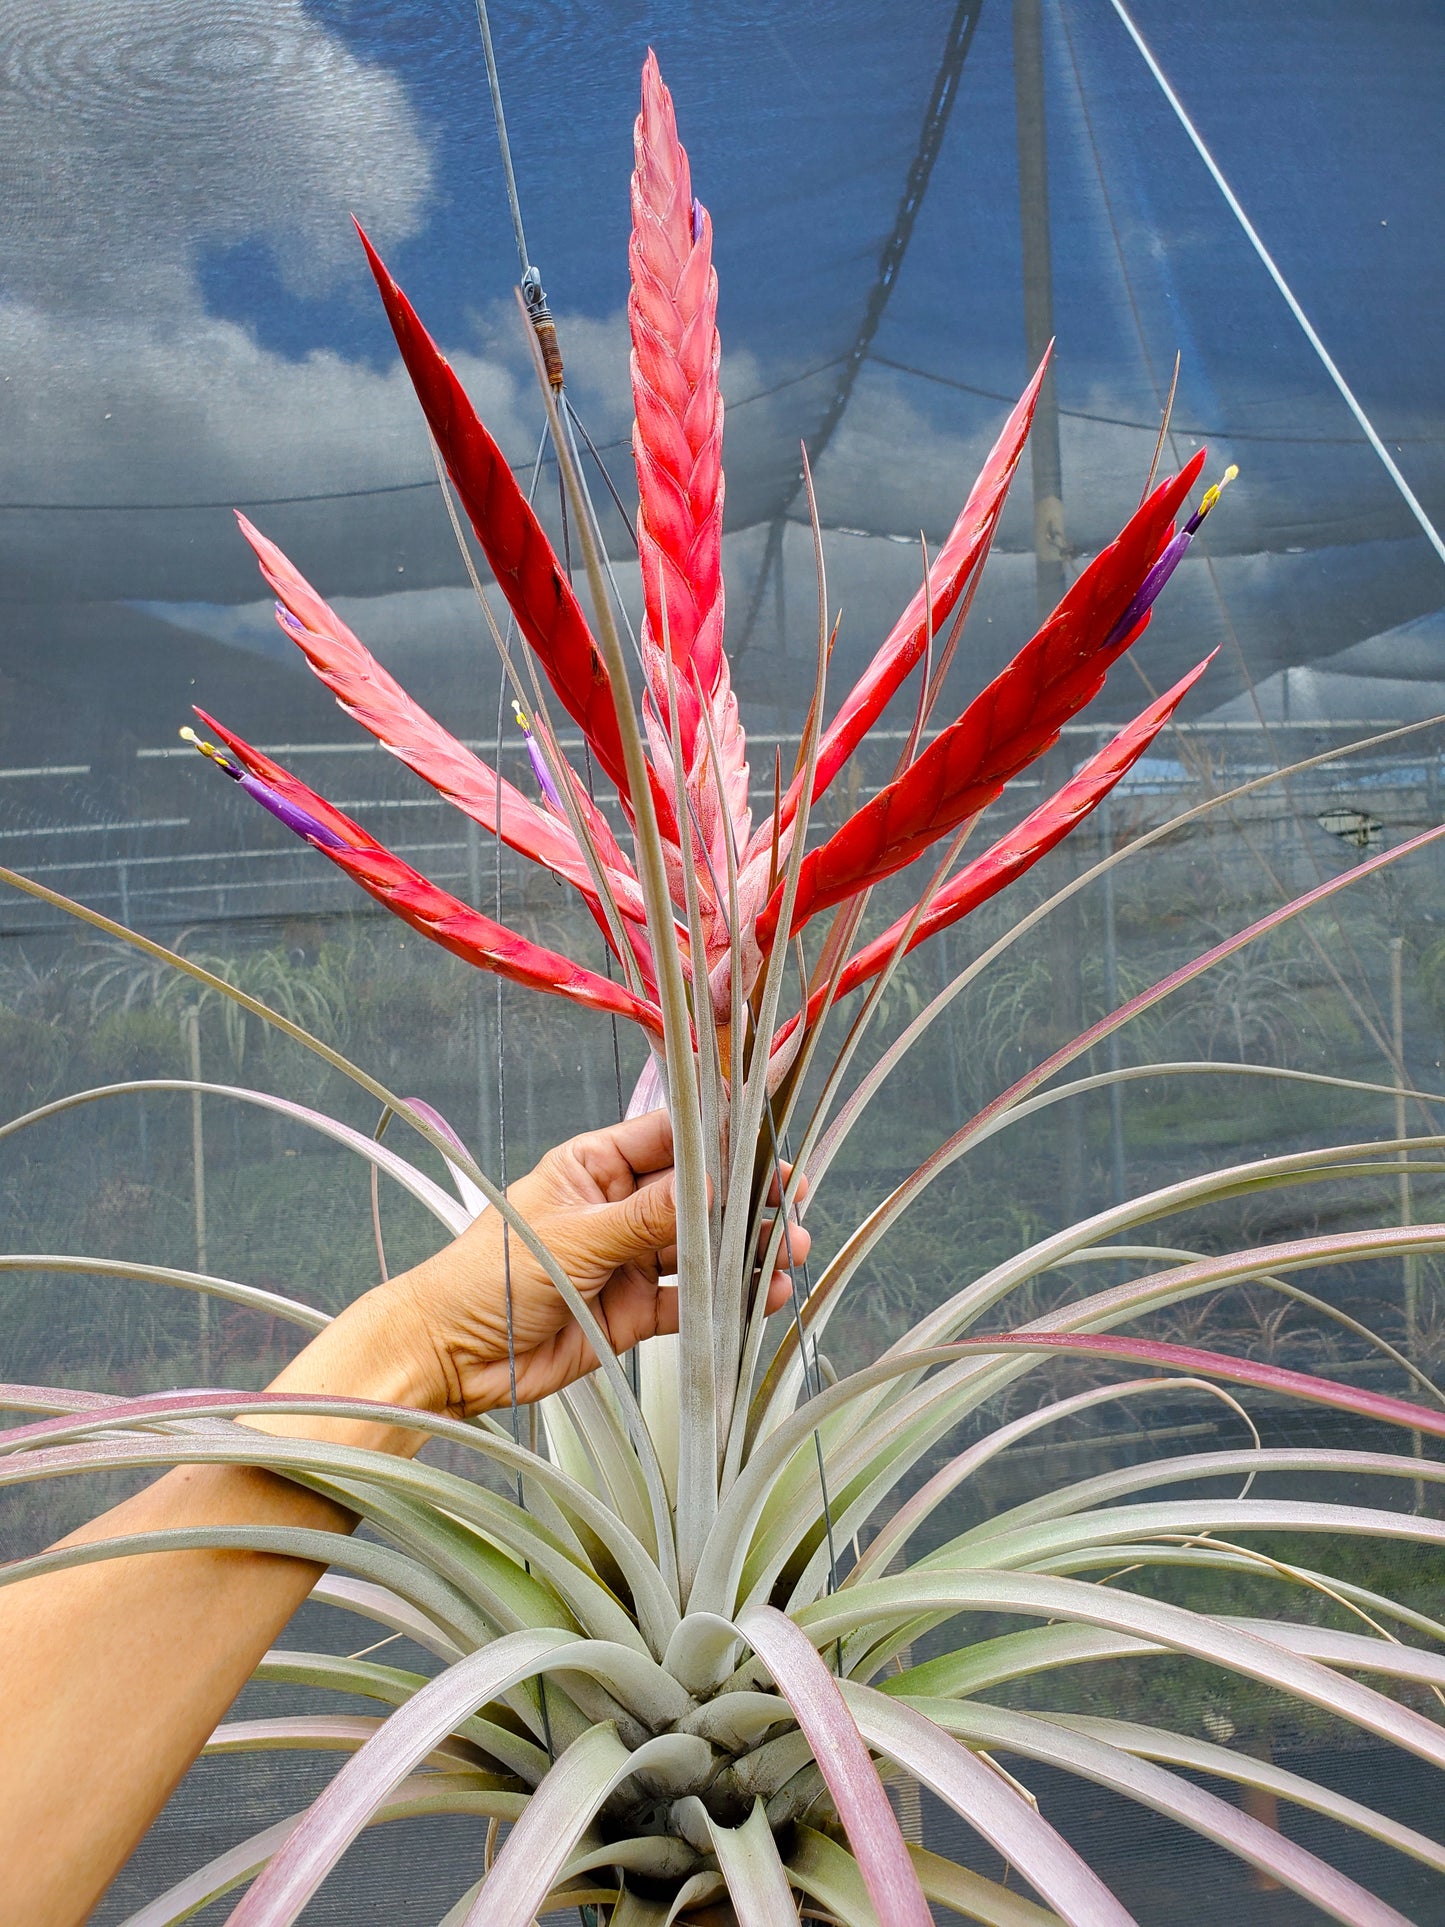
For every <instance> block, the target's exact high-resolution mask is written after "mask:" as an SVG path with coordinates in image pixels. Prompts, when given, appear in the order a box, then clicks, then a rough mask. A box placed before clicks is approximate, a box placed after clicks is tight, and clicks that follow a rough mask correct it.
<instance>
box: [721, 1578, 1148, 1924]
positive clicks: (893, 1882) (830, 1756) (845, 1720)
mask: <svg viewBox="0 0 1445 1927" xmlns="http://www.w3.org/2000/svg"><path fill="white" fill-rule="evenodd" d="M738 1631H739V1632H740V1633H741V1634H742V1635H743V1637H744V1638H745V1639H746V1640H747V1641H748V1643H749V1645H750V1646H751V1647H752V1649H753V1651H754V1652H755V1653H756V1654H757V1655H758V1657H759V1659H761V1660H762V1662H763V1664H764V1665H765V1666H766V1667H767V1669H768V1671H769V1672H770V1673H771V1674H772V1676H773V1681H774V1683H775V1685H776V1686H777V1689H778V1691H779V1692H780V1693H781V1694H782V1695H783V1697H784V1699H785V1700H786V1701H787V1702H788V1705H789V1706H790V1707H791V1708H792V1709H793V1717H794V1718H795V1719H796V1720H797V1722H798V1725H799V1727H800V1728H801V1729H802V1731H803V1733H804V1734H805V1735H806V1736H807V1740H808V1743H809V1745H810V1746H811V1747H812V1749H813V1758H814V1759H815V1760H816V1761H817V1764H818V1771H819V1772H820V1773H821V1774H822V1776H823V1779H824V1781H825V1782H826V1784H827V1788H828V1791H829V1793H831V1794H832V1796H833V1803H834V1805H835V1806H836V1807H837V1809H838V1818H839V1819H840V1820H841V1821H842V1822H843V1826H844V1828H845V1829H846V1831H847V1834H848V1844H849V1846H850V1847H851V1848H852V1849H853V1854H854V1857H855V1858H856V1859H857V1862H858V1865H859V1868H860V1870H861V1871H862V1874H863V1879H864V1881H865V1882H866V1883H867V1887H868V1892H869V1895H870V1897H871V1898H872V1901H873V1905H874V1906H875V1907H876V1908H877V1910H878V1918H879V1919H880V1920H885V1921H887V1922H888V1923H889V1927H932V1921H933V1916H932V1915H931V1914H930V1913H929V1911H928V1902H927V1901H926V1900H925V1899H924V1897H923V1889H922V1888H921V1887H920V1886H919V1884H918V1875H917V1873H916V1872H915V1871H914V1868H913V1862H912V1861H911V1860H910V1859H909V1858H908V1848H907V1846H906V1845H905V1844H904V1840H903V1835H902V1834H901V1833H900V1832H899V1830H898V1821H897V1819H896V1817H895V1816H894V1812H893V1809H892V1807H891V1806H890V1805H889V1804H888V1795H887V1794H886V1793H885V1792H884V1791H883V1782H882V1781H881V1780H880V1779H879V1777H878V1769H877V1767H876V1766H875V1765H874V1764H873V1761H872V1759H871V1758H870V1757H869V1753H868V1748H867V1747H866V1746H865V1745H864V1743H863V1739H862V1736H861V1735H860V1733H859V1731H858V1726H857V1723H856V1721H855V1720H854V1718H853V1715H852V1713H851V1712H850V1710H849V1708H848V1705H847V1703H846V1702H845V1700H844V1698H843V1694H842V1692H841V1691H840V1689H839V1684H838V1681H837V1680H836V1679H834V1677H833V1675H832V1674H831V1673H830V1672H829V1671H828V1668H827V1667H826V1666H825V1665H824V1663H823V1661H822V1660H821V1659H820V1658H819V1656H818V1654H817V1652H816V1650H815V1649H814V1647H813V1643H812V1641H811V1640H810V1639H809V1638H808V1636H807V1634H806V1633H803V1632H801V1631H800V1630H799V1629H798V1627H797V1626H795V1625H794V1624H793V1622H792V1620H791V1619H789V1618H788V1617H787V1616H786V1615H785V1614H783V1613H780V1612H778V1611H777V1610H776V1609H775V1608H774V1607H772V1606H750V1607H749V1608H748V1609H747V1611H745V1612H744V1613H742V1614H741V1615H740V1617H739V1619H738ZM1123 1918H1124V1919H1125V1920H1127V1918H1128V1917H1127V1915H1126V1916H1124V1917H1123Z"/></svg>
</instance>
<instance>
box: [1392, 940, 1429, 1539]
mask: <svg viewBox="0 0 1445 1927" xmlns="http://www.w3.org/2000/svg"><path fill="white" fill-rule="evenodd" d="M1390 1029H1391V1034H1392V1036H1393V1039H1394V1045H1395V1136H1396V1137H1397V1138H1406V1137H1408V1136H1409V1135H1410V1122H1409V1117H1408V1114H1407V1110H1406V1104H1405V939H1404V938H1403V937H1391V939H1390ZM1400 1162H1401V1164H1402V1166H1404V1165H1408V1163H1409V1154H1408V1152H1403V1151H1402V1152H1401V1154H1400ZM1398 1182H1399V1187H1400V1190H1399V1212H1400V1223H1401V1224H1402V1225H1408V1224H1413V1223H1414V1213H1413V1210H1412V1205H1411V1198H1410V1173H1409V1171H1408V1170H1405V1169H1402V1170H1401V1172H1400V1176H1399V1181H1398ZM1400 1270H1401V1274H1402V1275H1401V1284H1402V1286H1403V1288H1404V1299H1405V1356H1406V1357H1407V1358H1408V1359H1409V1360H1410V1363H1411V1364H1412V1365H1413V1364H1414V1363H1415V1345H1416V1339H1417V1337H1418V1328H1419V1316H1420V1308H1419V1295H1420V1277H1419V1260H1418V1259H1417V1258H1416V1256H1415V1254H1414V1253H1413V1252H1407V1253H1406V1255H1405V1256H1404V1257H1403V1258H1402V1259H1401V1261H1400ZM1410 1443H1411V1448H1412V1450H1413V1451H1414V1454H1415V1457H1416V1458H1417V1459H1419V1458H1423V1457H1424V1455H1425V1441H1424V1439H1423V1438H1422V1437H1421V1435H1420V1434H1419V1433H1418V1432H1412V1433H1411V1434H1410ZM1415 1510H1416V1511H1417V1512H1423V1511H1424V1510H1425V1482H1424V1480H1423V1479H1416V1481H1415Z"/></svg>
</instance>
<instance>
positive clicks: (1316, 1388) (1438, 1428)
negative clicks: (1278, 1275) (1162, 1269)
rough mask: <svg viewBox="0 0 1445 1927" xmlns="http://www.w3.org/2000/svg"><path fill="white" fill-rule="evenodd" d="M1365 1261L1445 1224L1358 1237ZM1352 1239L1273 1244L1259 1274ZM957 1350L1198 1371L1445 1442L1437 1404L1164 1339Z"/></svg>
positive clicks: (1046, 1341) (1011, 1338)
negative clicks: (1419, 1402)
mask: <svg viewBox="0 0 1445 1927" xmlns="http://www.w3.org/2000/svg"><path fill="white" fill-rule="evenodd" d="M1355 1236H1356V1237H1357V1239H1358V1242H1359V1245H1360V1253H1361V1256H1362V1257H1367V1256H1374V1255H1377V1253H1379V1252H1380V1250H1381V1248H1383V1249H1384V1250H1386V1251H1388V1250H1389V1249H1390V1248H1391V1246H1392V1245H1394V1244H1397V1243H1398V1244H1403V1245H1405V1246H1407V1247H1408V1246H1412V1245H1413V1246H1414V1247H1416V1248H1418V1247H1419V1246H1420V1244H1421V1243H1422V1241H1423V1240H1424V1239H1427V1238H1429V1237H1432V1236H1433V1238H1434V1239H1435V1241H1436V1243H1437V1244H1445V1225H1420V1226H1415V1227H1412V1228H1411V1229H1410V1230H1409V1231H1407V1232H1404V1233H1394V1234H1392V1233H1390V1232H1385V1231H1370V1232H1359V1233H1357V1234H1355ZM1344 1242H1345V1240H1344V1239H1342V1238H1341V1237H1339V1236H1336V1237H1332V1238H1318V1239H1310V1238H1301V1239H1298V1240H1296V1241H1295V1242H1293V1243H1292V1244H1290V1245H1289V1246H1287V1247H1280V1246H1275V1245H1271V1246H1266V1247H1262V1248H1261V1249H1260V1251H1259V1252H1258V1253H1257V1254H1256V1255H1257V1256H1258V1259H1259V1267H1258V1268H1259V1269H1260V1270H1261V1271H1267V1270H1269V1269H1270V1268H1271V1265H1277V1264H1279V1263H1280V1262H1282V1261H1286V1260H1288V1261H1291V1262H1298V1261H1299V1260H1300V1259H1301V1258H1303V1259H1304V1260H1305V1261H1306V1262H1307V1261H1308V1257H1309V1251H1310V1248H1311V1246H1312V1245H1318V1246H1319V1247H1321V1250H1322V1251H1323V1250H1324V1249H1325V1248H1326V1247H1327V1248H1328V1251H1329V1252H1330V1253H1331V1254H1333V1253H1336V1252H1338V1251H1339V1250H1340V1247H1341V1245H1342V1243H1344ZM1191 1269H1193V1267H1191V1266H1187V1265H1186V1266H1183V1267H1181V1269H1180V1270H1179V1271H1177V1272H1170V1273H1168V1274H1165V1275H1167V1276H1168V1277H1169V1278H1171V1279H1177V1280H1178V1281H1179V1282H1181V1283H1183V1282H1185V1281H1186V1279H1187V1274H1188V1273H1189V1271H1190V1270H1191ZM950 1349H957V1350H958V1351H960V1352H1016V1351H1017V1352H1059V1353H1064V1352H1069V1353H1074V1354H1076V1355H1078V1356H1080V1357H1083V1358H1107V1359H1114V1360H1117V1361H1119V1362H1121V1363H1124V1364H1129V1365H1152V1366H1157V1367H1160V1368H1161V1369H1165V1370H1169V1371H1179V1372H1193V1373H1196V1374H1197V1375H1198V1376H1200V1377H1202V1378H1222V1379H1225V1380H1226V1381H1227V1382H1228V1383H1229V1384H1231V1385H1249V1386H1252V1387H1253V1388H1254V1390H1256V1391H1260V1392H1276V1393H1279V1394H1281V1395H1282V1396H1284V1397H1286V1398H1299V1399H1305V1400H1308V1402H1309V1403H1310V1404H1312V1405H1328V1406H1330V1407H1331V1408H1332V1409H1333V1410H1334V1411H1337V1412H1353V1413H1354V1414H1355V1416H1356V1417H1357V1418H1368V1419H1374V1420H1377V1421H1378V1422H1379V1423H1380V1424H1382V1425H1399V1426H1403V1427H1405V1429H1406V1430H1407V1431H1411V1432H1425V1433H1428V1434H1429V1436H1430V1437H1431V1438H1437V1439H1445V1411H1441V1410H1440V1408H1439V1407H1438V1406H1431V1405H1416V1404H1415V1403H1414V1402H1413V1401H1412V1400H1410V1399H1407V1398H1394V1397H1392V1396H1391V1395H1390V1394H1389V1393H1387V1392H1372V1391H1369V1390H1367V1389H1366V1388H1365V1387H1364V1386H1360V1385H1338V1384H1336V1383H1335V1382H1334V1380H1333V1379H1328V1378H1317V1377H1315V1376H1313V1375H1312V1374H1311V1373H1309V1372H1292V1371H1287V1370H1286V1369H1285V1368H1284V1366H1282V1365H1266V1364H1264V1363H1263V1362H1262V1361H1261V1360H1259V1359H1254V1358H1231V1357H1230V1356H1229V1355H1228V1353H1226V1352H1210V1351H1204V1350H1201V1349H1200V1348H1199V1347H1198V1346H1195V1345H1172V1344H1168V1343H1166V1342H1165V1341H1164V1340H1163V1339H1158V1338H1126V1337H1123V1336H1118V1337H1116V1336H1114V1335H1113V1334H1111V1333H1096V1332H1031V1331H1020V1332H999V1333H995V1334H994V1335H993V1336H991V1337H980V1338H977V1339H973V1338H968V1339H961V1340H956V1341H955V1342H954V1346H953V1347H951V1348H950Z"/></svg>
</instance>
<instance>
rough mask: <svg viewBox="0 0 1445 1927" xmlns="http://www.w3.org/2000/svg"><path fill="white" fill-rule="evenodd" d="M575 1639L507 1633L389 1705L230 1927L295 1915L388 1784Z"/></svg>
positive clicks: (544, 1631)
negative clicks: (402, 1700)
mask: <svg viewBox="0 0 1445 1927" xmlns="http://www.w3.org/2000/svg"><path fill="white" fill-rule="evenodd" d="M582 1643H583V1642H579V1641H578V1640H577V1638H576V1635H575V1634H572V1633H566V1632H561V1631H559V1630H557V1629H556V1628H553V1627H542V1628H537V1629H533V1630H528V1631H526V1632H517V1633H508V1634H506V1635H505V1636H504V1637H503V1638H501V1639H498V1640H495V1641H493V1643H492V1644H491V1645H490V1646H485V1647H483V1648H482V1650H481V1651H480V1652H476V1653H469V1654H468V1656H467V1657H466V1658H465V1659H462V1660H458V1661H457V1662H456V1664H455V1665H453V1666H451V1667H449V1668H448V1669H447V1671H446V1672H445V1673H442V1674H440V1675H439V1676H438V1677H437V1678H436V1679H434V1680H432V1681H430V1682H429V1683H428V1684H427V1685H426V1686H424V1687H423V1688H422V1689H421V1691H420V1692H418V1693H416V1694H414V1695H413V1697H412V1698H411V1699H409V1700H408V1701H407V1702H406V1704H405V1705H404V1706H400V1707H398V1708H397V1710H396V1711H395V1712H394V1713H393V1714H392V1715H391V1717H390V1718H389V1719H388V1720H387V1721H386V1722H385V1724H384V1725H383V1726H382V1728H381V1729H380V1731H379V1732H378V1733H377V1734H376V1735H375V1737H374V1738H372V1739H371V1740H369V1741H368V1742H367V1744H366V1745H365V1746H363V1747H362V1749H361V1751H360V1752H359V1753H357V1754H355V1755H354V1756H353V1757H352V1758H351V1759H350V1760H348V1761H347V1763H346V1765H345V1766H344V1767H342V1769H341V1771H340V1772H339V1773H338V1774H337V1775H336V1777H335V1779H333V1780H332V1781H331V1783H330V1785H329V1786H328V1787H327V1788H326V1790H325V1792H324V1793H322V1794H321V1795H320V1797H319V1798H318V1799H316V1800H315V1801H313V1802H312V1804H311V1806H310V1807H309V1808H308V1809H307V1811H306V1813H305V1814H304V1816H303V1817H302V1819H301V1821H300V1823H299V1825H297V1827H296V1828H295V1829H294V1830H293V1832H292V1833H291V1835H290V1837H289V1838H288V1839H287V1841H286V1843H285V1845H284V1846H283V1847H282V1848H281V1850H280V1852H279V1853H277V1854H276V1855H275V1857H274V1858H273V1859H272V1861H271V1863H270V1865H269V1866H268V1867H267V1868H266V1870H265V1872H264V1873H263V1874H262V1875H261V1877H260V1879H259V1880H257V1881H256V1883H255V1885H254V1886H253V1887H252V1888H251V1890H250V1892H249V1893H248V1894H247V1895H246V1897H245V1899H244V1900H243V1901H242V1902H241V1904H240V1905H239V1906H238V1907H237V1908H236V1909H235V1910H234V1911H233V1913H232V1914H231V1927H282V1923H285V1922H289V1921H292V1920H295V1918H296V1917H297V1915H298V1914H299V1913H300V1912H301V1910H302V1908H303V1907H304V1906H305V1905H306V1903H307V1901H308V1900H309V1899H310V1898H311V1896H312V1895H313V1894H314V1893H315V1892H316V1889H317V1888H318V1887H319V1886H320V1885H321V1883H322V1881H323V1880H324V1879H325V1878H326V1876H327V1874H328V1873H329V1872H330V1871H331V1869H332V1868H333V1867H334V1866H335V1865H336V1863H337V1861H338V1860H339V1859H340V1858H341V1856H342V1854H344V1853H345V1851H346V1849H347V1848H348V1847H349V1846H350V1845H351V1843H352V1841H353V1840H354V1839H355V1838H356V1837H357V1835H358V1834H359V1833H360V1832H361V1831H362V1829H363V1828H364V1827H366V1826H367V1825H368V1824H369V1823H370V1822H371V1821H372V1819H373V1818H374V1817H375V1815H376V1813H377V1811H378V1809H379V1808H380V1807H382V1806H383V1805H384V1804H385V1803H386V1801H387V1799H388V1798H389V1797H390V1796H391V1794H392V1792H393V1791H394V1789H395V1788H396V1787H397V1786H398V1785H400V1783H401V1782H402V1781H404V1780H405V1779H406V1777H407V1775H408V1774H409V1773H411V1772H412V1771H413V1770H414V1769H415V1768H416V1767H417V1766H418V1765H420V1763H421V1762H422V1761H423V1760H425V1759H426V1758H427V1756H428V1755H429V1754H430V1753H432V1752H433V1751H434V1750H435V1749H436V1748H437V1747H438V1746H440V1745H441V1743H442V1742H443V1741H444V1740H445V1739H446V1738H447V1737H448V1735H449V1734H450V1733H451V1731H452V1729H453V1727H455V1726H457V1725H458V1724H459V1723H460V1722H461V1721H463V1720H465V1719H466V1718H467V1717H468V1716H469V1715H470V1714H472V1713H475V1712H476V1710H477V1708H478V1707H479V1706H485V1705H486V1704H487V1703H488V1701H490V1700H494V1699H496V1698H498V1697H499V1695H501V1694H503V1693H506V1692H508V1691H510V1690H511V1688H512V1687H513V1686H516V1685H519V1684H520V1683H521V1682H522V1681H523V1680H526V1679H530V1678H531V1677H532V1676H533V1675H534V1674H535V1673H536V1672H537V1671H538V1669H539V1667H541V1666H543V1665H545V1663H546V1661H547V1660H548V1659H549V1658H550V1657H551V1656H552V1655H554V1654H555V1653H557V1652H558V1651H559V1650H560V1649H561V1648H562V1647H565V1646H572V1645H579V1644H582Z"/></svg>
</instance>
